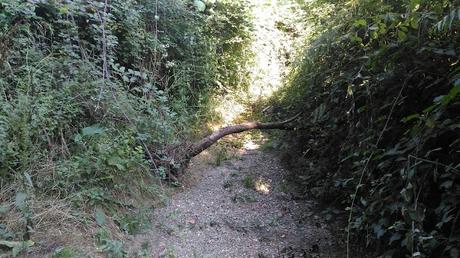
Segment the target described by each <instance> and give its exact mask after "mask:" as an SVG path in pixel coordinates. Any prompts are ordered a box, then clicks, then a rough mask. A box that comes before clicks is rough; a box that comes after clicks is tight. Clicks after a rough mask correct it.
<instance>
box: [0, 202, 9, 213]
mask: <svg viewBox="0 0 460 258" xmlns="http://www.w3.org/2000/svg"><path fill="white" fill-rule="evenodd" d="M9 211H10V207H9V205H6V204H4V205H0V215H2V214H6V213H7V212H9Z"/></svg>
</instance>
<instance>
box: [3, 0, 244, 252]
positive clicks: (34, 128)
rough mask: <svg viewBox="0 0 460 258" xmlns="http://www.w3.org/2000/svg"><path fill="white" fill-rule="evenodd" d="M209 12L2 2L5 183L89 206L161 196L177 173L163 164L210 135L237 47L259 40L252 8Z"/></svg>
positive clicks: (181, 7) (167, 2) (167, 6)
mask: <svg viewBox="0 0 460 258" xmlns="http://www.w3.org/2000/svg"><path fill="white" fill-rule="evenodd" d="M201 9H202V8H201ZM201 9H200V10H197V9H196V8H195V7H194V6H193V5H191V4H190V2H189V1H185V0H158V1H147V0H140V1H138V0H111V1H106V2H104V1H96V0H89V1H87V0H85V1H83V0H77V1H51V0H50V1H47V0H44V1H20V0H0V144H1V146H2V147H1V148H0V184H1V185H2V186H3V185H4V184H5V182H7V184H18V185H20V186H21V187H20V188H30V189H28V190H27V191H28V192H29V191H31V192H32V191H36V194H37V195H40V196H41V195H49V194H51V195H55V196H59V197H60V198H66V200H72V201H73V203H74V204H75V206H77V207H81V206H83V207H85V206H87V205H90V206H92V205H98V206H100V205H102V206H104V207H106V208H107V206H113V205H115V206H123V207H127V206H129V204H127V203H126V200H123V199H122V198H119V196H120V195H122V196H125V197H127V196H130V197H132V198H133V199H136V197H139V196H141V195H143V194H153V195H155V194H157V193H158V191H157V188H156V187H155V184H156V183H157V182H158V179H161V177H164V176H165V173H166V172H167V171H166V169H165V168H164V167H162V166H161V162H158V161H162V160H171V159H172V157H168V155H169V152H168V150H170V149H172V148H174V146H178V145H180V144H181V143H182V141H183V139H184V138H185V137H187V136H188V135H189V134H190V133H191V131H192V130H194V129H197V128H198V129H199V130H203V129H204V128H201V127H197V125H201V124H200V122H201V121H203V120H204V119H206V116H207V115H208V112H209V105H208V102H209V99H210V96H211V95H212V94H215V92H216V89H218V85H219V83H218V81H221V83H227V82H229V81H231V80H232V79H234V78H236V76H238V73H239V71H240V70H238V69H240V66H239V65H238V58H239V57H241V56H242V55H243V54H242V53H243V52H242V50H241V49H242V45H243V44H242V43H241V42H240V41H238V40H236V39H237V38H238V37H239V35H241V38H242V41H245V42H247V38H248V35H249V32H248V31H247V30H246V28H247V27H248V26H249V22H248V19H249V16H248V12H249V9H248V8H247V7H246V5H244V4H243V2H238V3H236V2H233V1H220V2H218V3H215V2H212V1H209V2H206V8H205V10H201ZM216 24H220V25H219V26H220V27H219V30H214V29H213V26H214V25H216ZM233 24H235V25H236V27H231V26H230V27H228V26H227V25H233ZM233 52H234V53H235V56H238V57H236V58H233ZM217 53H218V55H217ZM222 63H226V64H227V66H226V67H225V68H220V67H219V66H220V65H221V64H222ZM24 181H25V182H27V184H23V183H22V182H24ZM32 188H33V189H32ZM11 196H14V194H11ZM11 196H0V197H1V198H2V200H8V198H10V197H11ZM31 196H34V195H31ZM10 199H11V198H10ZM130 203H132V202H130ZM121 224H126V223H121ZM122 227H124V230H126V231H136V230H138V229H136V228H135V227H136V226H134V225H123V226H122ZM112 244H113V245H112ZM105 246H106V248H107V249H110V250H111V249H114V250H115V249H116V253H123V252H121V251H120V250H121V249H120V248H121V246H120V245H119V243H115V242H107V243H106V244H105ZM118 249H120V250H118ZM114 252H115V251H114Z"/></svg>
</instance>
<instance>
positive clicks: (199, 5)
mask: <svg viewBox="0 0 460 258" xmlns="http://www.w3.org/2000/svg"><path fill="white" fill-rule="evenodd" d="M193 5H194V6H195V9H196V10H197V11H198V12H204V11H205V10H206V4H205V3H204V2H203V1H200V0H195V1H194V2H193Z"/></svg>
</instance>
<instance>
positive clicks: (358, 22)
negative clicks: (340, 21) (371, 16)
mask: <svg viewBox="0 0 460 258" xmlns="http://www.w3.org/2000/svg"><path fill="white" fill-rule="evenodd" d="M353 25H354V26H355V27H364V26H367V21H366V20H364V19H359V20H356V21H355V22H354V23H353Z"/></svg>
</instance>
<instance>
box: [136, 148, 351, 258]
mask: <svg viewBox="0 0 460 258" xmlns="http://www.w3.org/2000/svg"><path fill="white" fill-rule="evenodd" d="M240 152H241V153H240V155H239V157H238V158H235V159H232V160H228V161H225V162H224V163H223V164H222V165H221V166H219V167H213V166H207V167H204V169H201V168H202V167H200V166H199V165H192V168H191V169H190V171H189V173H191V176H192V177H195V178H200V179H198V180H196V182H195V183H194V185H192V186H191V187H190V188H189V189H187V190H184V191H182V192H180V193H178V194H176V195H175V196H173V197H172V199H171V200H170V201H169V203H168V204H167V205H166V206H165V207H163V208H159V209H157V210H156V212H155V213H154V217H153V228H152V229H151V230H150V231H149V232H147V233H146V234H144V235H140V236H137V237H136V238H135V239H133V241H132V243H128V244H127V245H128V246H132V250H131V253H132V254H135V253H139V251H140V250H141V249H142V248H144V249H148V251H147V252H145V253H148V254H149V255H150V256H148V257H342V255H339V253H340V252H339V251H338V248H336V246H337V245H336V243H335V241H334V238H333V237H332V236H331V233H330V232H329V231H328V230H327V229H326V226H325V224H324V222H323V220H322V219H321V218H320V216H318V215H315V211H314V208H313V206H314V203H313V202H312V201H305V200H294V199H293V198H292V197H291V196H290V194H287V193H286V192H288V191H289V189H288V185H287V184H286V182H285V180H284V177H285V176H286V173H287V171H285V170H284V169H283V168H281V166H280V164H279V161H278V159H277V158H276V156H275V155H274V154H272V153H267V152H262V151H260V150H247V149H246V150H245V149H243V150H241V151H240ZM147 246H148V248H147Z"/></svg>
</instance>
